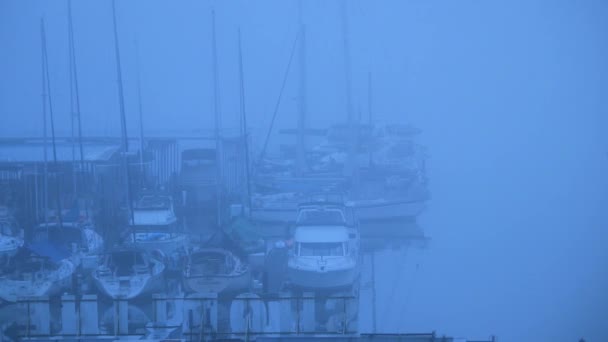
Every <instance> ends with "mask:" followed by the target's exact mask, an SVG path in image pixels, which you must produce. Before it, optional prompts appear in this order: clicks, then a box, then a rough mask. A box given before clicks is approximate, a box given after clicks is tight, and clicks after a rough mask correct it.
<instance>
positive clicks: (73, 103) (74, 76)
mask: <svg viewBox="0 0 608 342" xmlns="http://www.w3.org/2000/svg"><path fill="white" fill-rule="evenodd" d="M68 41H69V58H70V63H69V66H70V109H71V111H72V113H71V114H72V115H71V118H72V146H73V144H74V142H73V139H74V124H73V122H74V118H75V119H76V131H77V134H78V150H79V154H80V170H79V171H80V174H81V175H82V178H81V180H82V181H83V182H82V183H81V186H84V168H85V166H84V148H83V145H82V118H81V112H80V91H79V87H78V66H77V64H76V45H75V43H74V24H73V21H72V0H68ZM74 191H75V192H76V190H74ZM85 215H88V208H87V205H86V202H85Z"/></svg>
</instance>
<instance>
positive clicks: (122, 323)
mask: <svg viewBox="0 0 608 342" xmlns="http://www.w3.org/2000/svg"><path fill="white" fill-rule="evenodd" d="M117 304H118V313H117V314H118V334H119V335H128V334H129V302H127V301H126V300H118V303H117Z"/></svg>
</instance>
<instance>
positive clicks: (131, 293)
mask: <svg viewBox="0 0 608 342" xmlns="http://www.w3.org/2000/svg"><path fill="white" fill-rule="evenodd" d="M93 279H94V280H95V286H97V288H98V289H99V291H101V292H102V293H103V294H105V295H106V296H108V297H110V298H114V299H133V298H136V297H139V296H142V295H145V294H149V293H152V292H155V291H158V290H160V289H162V288H163V286H164V278H163V277H162V275H161V274H157V275H146V276H123V277H103V278H99V277H93Z"/></svg>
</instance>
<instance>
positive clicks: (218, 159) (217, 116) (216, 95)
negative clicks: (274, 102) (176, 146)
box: [211, 10, 223, 226]
mask: <svg viewBox="0 0 608 342" xmlns="http://www.w3.org/2000/svg"><path fill="white" fill-rule="evenodd" d="M211 25H212V27H211V35H212V37H211V51H212V54H213V56H212V60H213V114H214V134H213V137H214V140H215V160H216V170H217V173H216V197H217V198H216V207H217V208H216V209H217V211H216V215H217V225H218V226H221V224H222V181H223V177H222V153H221V148H222V144H221V141H220V139H221V137H220V128H221V121H220V120H221V117H220V100H219V83H218V82H219V80H218V78H219V76H218V70H217V43H216V32H215V10H212V11H211Z"/></svg>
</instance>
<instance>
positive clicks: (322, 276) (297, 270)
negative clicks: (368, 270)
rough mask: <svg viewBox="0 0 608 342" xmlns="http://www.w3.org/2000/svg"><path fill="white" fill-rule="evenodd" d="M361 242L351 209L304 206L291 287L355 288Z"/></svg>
mask: <svg viewBox="0 0 608 342" xmlns="http://www.w3.org/2000/svg"><path fill="white" fill-rule="evenodd" d="M359 240H360V237H359V232H358V230H357V225H356V220H355V219H354V215H353V214H352V209H351V208H346V207H344V206H342V205H338V204H331V203H324V204H306V205H302V206H301V207H300V210H299V213H298V219H297V221H296V228H295V233H294V236H293V242H294V249H293V250H292V251H291V253H290V257H289V261H288V272H289V279H290V281H291V283H292V284H293V285H295V286H298V287H303V288H314V289H334V288H345V287H350V286H352V285H353V284H354V283H355V281H356V279H357V277H358V276H359V266H360V265H359Z"/></svg>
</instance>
